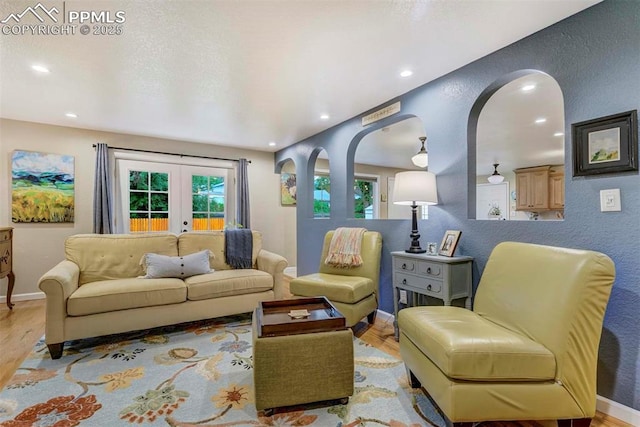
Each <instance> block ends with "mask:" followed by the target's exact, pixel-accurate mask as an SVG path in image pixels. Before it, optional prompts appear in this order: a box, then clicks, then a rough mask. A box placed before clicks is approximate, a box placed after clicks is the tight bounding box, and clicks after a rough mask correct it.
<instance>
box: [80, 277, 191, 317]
mask: <svg viewBox="0 0 640 427" xmlns="http://www.w3.org/2000/svg"><path fill="white" fill-rule="evenodd" d="M186 299H187V286H186V285H185V283H184V282H183V281H182V280H180V279H138V278H132V279H116V280H102V281H97V282H91V283H87V284H85V285H83V286H80V287H79V288H78V289H77V290H76V291H75V292H74V293H73V294H71V296H70V297H69V300H68V301H67V314H68V315H69V316H85V315H88V314H96V313H106V312H109V311H118V310H128V309H131V308H141V307H151V306H155V305H166V304H175V303H180V302H184V301H186Z"/></svg>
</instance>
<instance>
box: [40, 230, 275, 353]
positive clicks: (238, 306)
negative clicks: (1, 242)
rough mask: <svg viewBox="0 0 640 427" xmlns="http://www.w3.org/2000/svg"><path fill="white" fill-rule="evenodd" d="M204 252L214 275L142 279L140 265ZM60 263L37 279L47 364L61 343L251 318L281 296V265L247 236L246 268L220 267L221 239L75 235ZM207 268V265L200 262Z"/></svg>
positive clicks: (214, 235)
mask: <svg viewBox="0 0 640 427" xmlns="http://www.w3.org/2000/svg"><path fill="white" fill-rule="evenodd" d="M207 249H208V250H209V251H210V252H209V254H208V255H209V262H210V267H211V268H212V269H213V270H214V271H213V272H209V273H205V274H198V275H194V276H191V277H188V278H185V279H180V278H141V276H144V275H145V273H146V272H145V269H144V267H143V265H141V260H142V258H143V256H145V254H149V253H153V254H159V255H166V256H170V257H177V256H186V255H189V254H195V253H198V252H200V251H203V250H207ZM65 258H66V259H65V260H64V261H62V262H60V263H59V264H58V265H56V266H55V267H53V268H52V269H51V270H49V271H48V272H47V273H45V274H44V276H42V278H41V279H40V281H39V283H38V286H39V287H40V289H41V290H42V291H43V292H44V293H45V295H46V298H47V304H46V307H47V308H46V311H47V318H46V329H45V331H46V333H45V341H46V344H47V346H48V347H49V352H50V354H51V357H52V358H53V359H57V358H59V357H61V356H62V350H63V345H64V342H65V341H68V340H74V339H80V338H88V337H94V336H101V335H108V334H113V333H120V332H126V331H133V330H140V329H146V328H153V327H157V326H163V325H169V324H175V323H181V322H188V321H193V320H200V319H207V318H213V317H218V316H225V315H230V314H238V313H245V312H251V311H253V310H254V309H255V308H256V307H257V306H258V304H259V302H260V301H266V300H273V299H279V298H282V297H283V271H284V269H285V267H286V266H287V261H286V260H285V258H283V257H282V256H280V255H277V254H274V253H272V252H269V251H266V250H264V249H262V235H261V234H260V233H259V232H255V231H254V232H253V253H252V264H253V268H251V269H233V268H231V267H230V266H229V265H228V264H226V262H225V254H224V232H223V231H213V232H191V233H183V234H180V235H175V234H165V233H162V234H157V233H154V234H112V235H101V234H80V235H75V236H71V237H69V238H67V239H66V241H65ZM205 262H206V261H205Z"/></svg>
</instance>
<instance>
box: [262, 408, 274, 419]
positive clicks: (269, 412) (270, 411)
mask: <svg viewBox="0 0 640 427" xmlns="http://www.w3.org/2000/svg"><path fill="white" fill-rule="evenodd" d="M273 412H274V411H273V408H267V409H264V410H263V411H262V413H263V414H264V416H265V417H271V416H272V415H273Z"/></svg>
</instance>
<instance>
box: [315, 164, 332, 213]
mask: <svg viewBox="0 0 640 427" xmlns="http://www.w3.org/2000/svg"><path fill="white" fill-rule="evenodd" d="M330 213H331V181H330V179H329V176H328V175H316V176H314V177H313V217H314V218H329V216H330Z"/></svg>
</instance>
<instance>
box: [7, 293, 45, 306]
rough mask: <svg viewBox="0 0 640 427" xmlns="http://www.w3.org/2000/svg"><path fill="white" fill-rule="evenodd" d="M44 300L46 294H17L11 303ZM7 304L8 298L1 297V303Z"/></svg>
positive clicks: (12, 297) (13, 296)
mask: <svg viewBox="0 0 640 427" xmlns="http://www.w3.org/2000/svg"><path fill="white" fill-rule="evenodd" d="M44 298H45V295H44V292H34V293H31V294H17V295H11V302H16V301H29V300H34V299H44ZM6 302H7V297H6V296H3V297H0V303H2V304H4V303H6Z"/></svg>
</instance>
